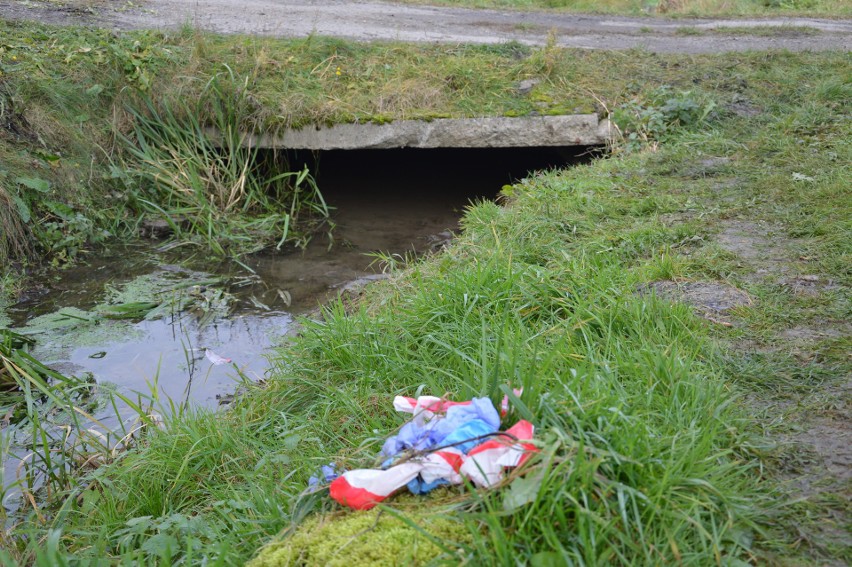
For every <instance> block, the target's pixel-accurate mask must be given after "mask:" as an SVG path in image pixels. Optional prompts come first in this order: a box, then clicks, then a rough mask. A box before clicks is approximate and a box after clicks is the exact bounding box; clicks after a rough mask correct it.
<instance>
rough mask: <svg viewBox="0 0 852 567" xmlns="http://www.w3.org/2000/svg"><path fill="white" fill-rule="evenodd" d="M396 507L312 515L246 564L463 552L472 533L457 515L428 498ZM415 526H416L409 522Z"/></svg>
mask: <svg viewBox="0 0 852 567" xmlns="http://www.w3.org/2000/svg"><path fill="white" fill-rule="evenodd" d="M417 500H418V502H419V506H416V507H415V506H409V507H408V508H409V509H408V510H406V511H405V512H404V514H405V519H404V520H403V519H402V518H400V517H398V516H397V512H390V511H382V510H371V511H368V512H343V513H338V514H332V515H327V516H313V517H311V518H309V519H308V520H306V521H305V522H304V523H303V524H302V525H300V526H299V527H298V528H297V529H296V531H295V533H293V534H292V535H290V536H287V537H284V538H283V539H281V540H278V541H274V542H272V543H270V544H268V545H267V546H266V547H264V548H263V549H262V550H261V552H260V554H259V555H258V556H257V557H256V558H255V559H253V560H252V561H251V562H249V564H248V567H285V566H293V565H327V566H329V567H349V566H351V565H412V566H414V565H427V564H430V563H432V562H434V561H436V560H438V559H442V558H443V559H444V560H449V559H452V558H453V557H455V558H456V559H457V560H460V557H459V556H458V555H456V554H455V552H456V551H457V552H459V553H461V554H463V553H464V545H465V544H469V543H470V542H471V540H472V536H471V534H470V532H469V530H468V528H467V527H465V526H464V524H462V522H461V521H459V520H458V519H455V518H452V517H451V516H444V515H441V514H440V512H438V513H436V512H435V511H434V508H433V506H432V505H430V503H429V500H430V499H428V498H418V499H417ZM415 525H416V526H417V527H415Z"/></svg>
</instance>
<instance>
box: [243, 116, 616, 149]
mask: <svg viewBox="0 0 852 567" xmlns="http://www.w3.org/2000/svg"><path fill="white" fill-rule="evenodd" d="M609 136H610V124H609V121H608V120H599V119H598V116H597V115H596V114H574V115H562V116H530V117H517V118H506V117H494V118H461V119H449V118H447V119H444V118H442V119H437V120H430V121H426V120H398V121H395V122H389V123H387V124H373V123H366V124H336V125H334V126H327V127H323V126H317V127H306V128H302V129H300V130H284V131H281V132H277V133H275V134H250V135H248V136H247V137H246V140H245V143H246V145H249V144H250V145H251V146H252V147H256V148H282V149H283V148H286V149H294V150H361V149H389V148H513V147H539V146H555V147H565V146H595V145H601V144H605V143H606V142H607V140H608V139H609Z"/></svg>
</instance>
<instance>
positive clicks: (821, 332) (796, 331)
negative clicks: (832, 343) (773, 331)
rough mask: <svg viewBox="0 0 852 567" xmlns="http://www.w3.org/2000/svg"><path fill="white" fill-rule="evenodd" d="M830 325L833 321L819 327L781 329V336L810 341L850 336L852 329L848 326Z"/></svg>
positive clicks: (789, 339)
mask: <svg viewBox="0 0 852 567" xmlns="http://www.w3.org/2000/svg"><path fill="white" fill-rule="evenodd" d="M830 325H831V323H826V326H824V327H820V328H819V329H814V328H811V327H792V328H790V329H785V330H784V331H781V334H780V335H779V336H780V337H781V338H783V339H787V340H788V341H797V342H810V341H823V340H825V339H839V338H841V337H845V336H848V335H849V334H850V331H852V329H849V328H848V326H847V328H846V329H839V328H836V327H832V326H830Z"/></svg>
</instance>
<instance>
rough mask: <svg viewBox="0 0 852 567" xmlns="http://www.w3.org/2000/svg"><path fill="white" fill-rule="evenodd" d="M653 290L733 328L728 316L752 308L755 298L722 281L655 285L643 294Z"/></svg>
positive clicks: (709, 318) (658, 283)
mask: <svg viewBox="0 0 852 567" xmlns="http://www.w3.org/2000/svg"><path fill="white" fill-rule="evenodd" d="M650 290H653V291H654V292H655V293H656V294H657V295H659V296H661V297H665V298H666V299H669V300H672V301H680V302H683V303H687V304H689V305H691V306H692V307H694V308H695V310H696V312H697V313H698V314H699V315H700V316H702V317H704V318H705V319H707V320H709V321H713V322H714V323H720V324H723V325H732V323H731V322H730V321H729V318H728V317H727V313H728V312H729V311H730V310H731V309H733V308H735V307H741V306H743V305H750V304H751V302H752V299H751V297H749V295H748V294H747V293H746V292H744V291H743V290H741V289H737V288H735V287H733V286H731V285H726V284H723V283H718V282H674V281H671V280H663V281H657V282H652V283H650V284H648V285H647V286H645V288H644V289H643V291H645V292H647V291H650Z"/></svg>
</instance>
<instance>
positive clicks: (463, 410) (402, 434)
mask: <svg viewBox="0 0 852 567" xmlns="http://www.w3.org/2000/svg"><path fill="white" fill-rule="evenodd" d="M394 407H395V408H396V409H397V410H398V411H402V412H406V413H411V414H413V417H412V419H411V421H409V422H408V423H406V424H405V425H404V426H403V427H402V428H401V429H400V431H399V433H398V434H397V435H394V436H392V437H390V438H389V439H388V440H387V441H385V443H384V445H383V447H382V455H383V456H384V457H386V460H385V462H384V465H383V467H384V468H382V469H357V470H352V471H347V472H345V473H343V474H342V475H341V476H339V477H338V478H336V479H334V480H333V481H332V483H331V485H330V487H329V491H330V494H331V497H332V498H334V499H335V500H336V501H337V502H339V503H341V504H343V505H345V506H349V507H350V508H355V509H357V510H368V509H370V508H372V507H373V506H375V505H376V504H377V503H379V502H381V501H382V500H384V499H385V498H387V497H389V496H391V495H392V494H393V493H394V492H396V491H397V490H399V489H400V488H402V487H403V486H407V487H408V489H409V490H410V491H411V492H412V493H414V494H424V493H426V492H429V491H431V490H433V489H435V488H437V487H438V486H442V485H446V484H461V483H462V482H464V479H465V478H468V479H470V480H471V481H472V482H473V483H474V484H476V485H477V486H481V487H490V486H493V485H494V484H495V483H497V482H499V481H500V480H501V479H502V478H503V474H504V469H505V468H507V467H515V466H519V465H520V464H523V462H525V461H526V460H527V459H528V458H529V457H530V455H531V454H532V453H533V452H534V451H536V450H537V449H536V448H535V446H534V445H533V444H531V443H523V441H529V440H532V438H533V425H532V424H531V423H529V422H528V421H519V422H518V423H516V424H515V425H514V426H513V427H511V428H510V429H509V430H508V431H506V433H507V434H508V435H501V434H499V433H498V431H499V428H500V416H499V415H498V413H497V410H496V409H495V408H494V405H493V404H492V403H491V400H489V399H488V398H474V399H473V400H469V401H465V402H450V401H446V400H442V399H440V398H436V397H434V396H421V397H420V398H417V399H416V400H414V399H413V398H403V397H401V396H398V397H397V398H396V399H395V400H394ZM395 461H399V462H398V463H397V464H394V462H395Z"/></svg>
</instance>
